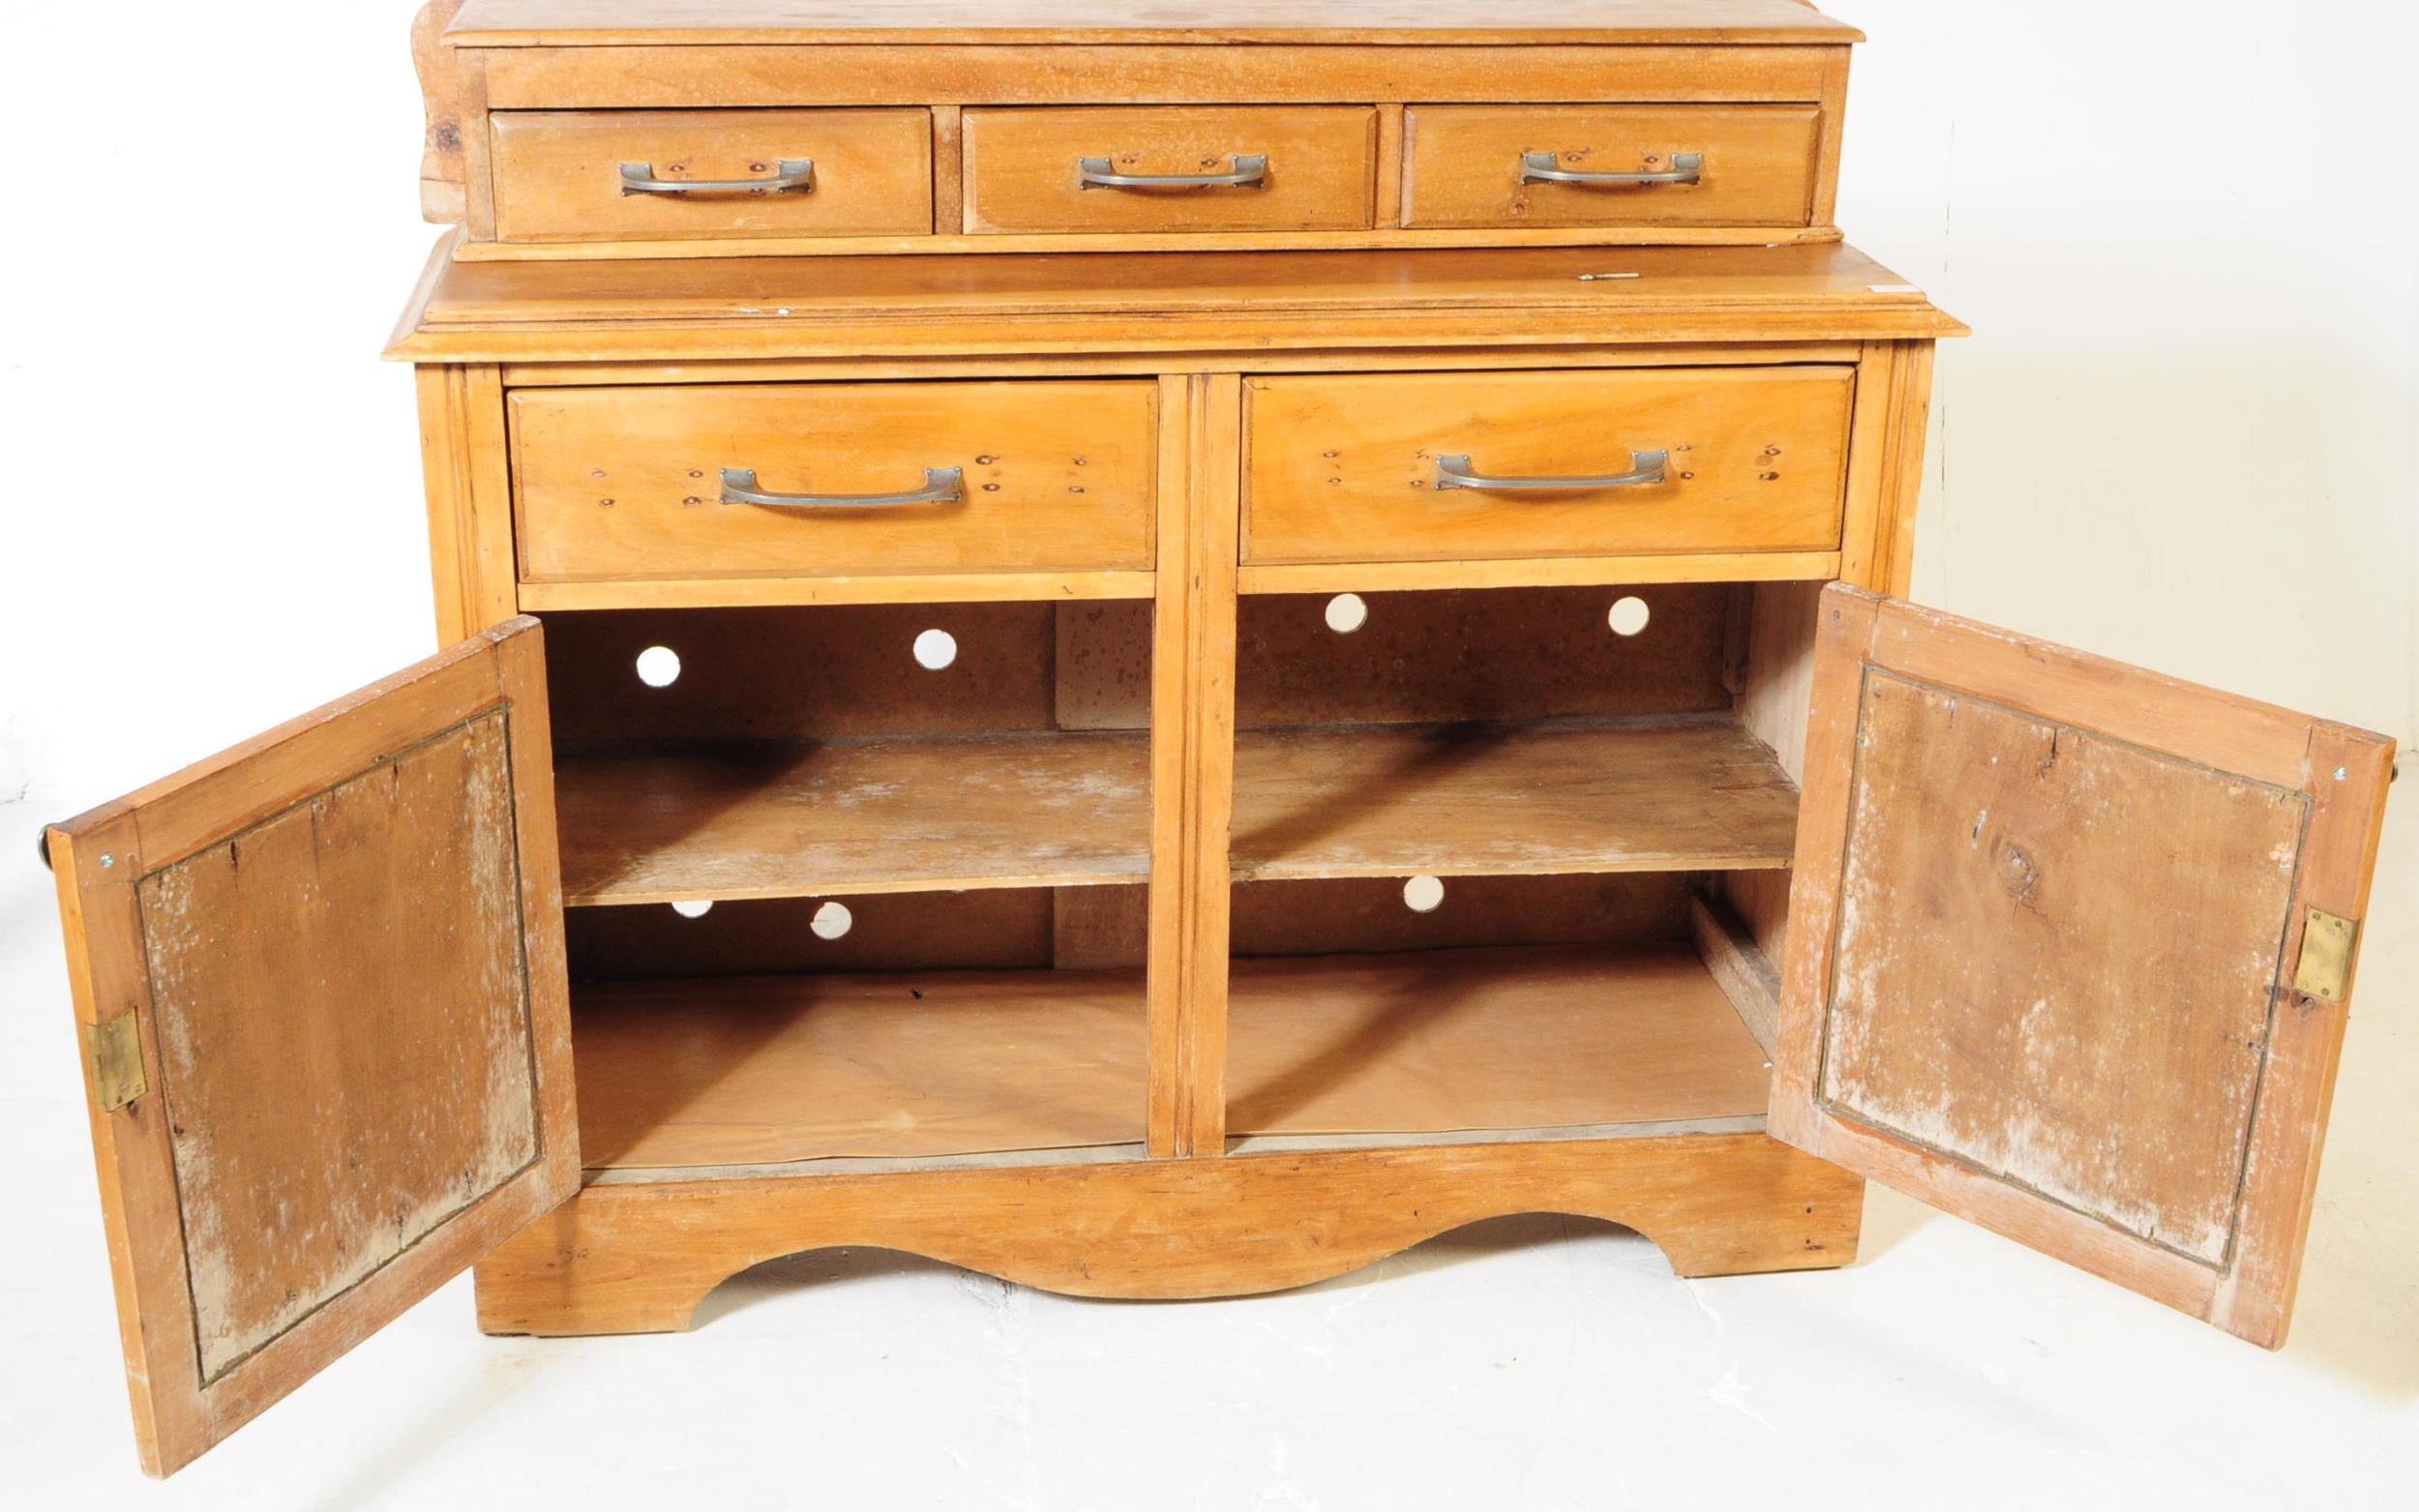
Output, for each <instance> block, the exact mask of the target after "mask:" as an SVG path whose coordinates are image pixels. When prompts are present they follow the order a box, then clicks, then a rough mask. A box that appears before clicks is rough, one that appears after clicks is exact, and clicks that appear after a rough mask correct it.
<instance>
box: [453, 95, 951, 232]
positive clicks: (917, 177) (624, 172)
mask: <svg viewBox="0 0 2419 1512" xmlns="http://www.w3.org/2000/svg"><path fill="white" fill-rule="evenodd" d="M492 119H493V132H494V137H493V161H494V171H495V234H496V236H497V238H498V239H500V240H503V241H508V242H562V241H607V240H614V239H622V238H631V239H663V240H685V239H688V238H692V237H714V236H851V235H878V234H881V233H885V232H887V233H894V234H897V233H909V234H920V233H923V232H928V231H930V230H931V229H932V228H933V157H932V113H931V112H930V111H927V110H514V111H499V112H497V113H496V114H495V115H494V116H493V118H492Z"/></svg>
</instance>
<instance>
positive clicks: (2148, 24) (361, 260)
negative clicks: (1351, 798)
mask: <svg viewBox="0 0 2419 1512" xmlns="http://www.w3.org/2000/svg"><path fill="white" fill-rule="evenodd" d="M1832 9H1833V10H1834V11H1835V12H1836V13H1837V14H1839V15H1844V16H1846V17H1847V18H1848V19H1850V20H1853V21H1855V22H1857V23H1859V24H1861V25H1862V26H1864V27H1865V28H1866V30H1867V32H1868V33H1870V35H1871V36H1872V37H1873V39H1874V40H1873V41H1872V42H1871V43H1870V44H1867V46H1865V47H1863V48H1861V49H1859V53H1858V57H1857V61H1856V67H1855V74H1854V80H1853V83H1852V86H1851V90H1850V100H1851V102H1852V104H1851V107H1850V111H1849V123H1848V136H1847V148H1846V166H1845V172H1844V188H1843V193H1842V195H1841V199H1840V207H1839V213H1840V219H1841V223H1842V224H1844V225H1845V226H1847V227H1848V230H1849V233H1850V236H1851V239H1852V240H1854V241H1856V242H1857V243H1858V244H1859V245H1861V246H1863V247H1865V248H1866V249H1867V250H1868V251H1870V252H1873V253H1874V254H1876V255H1877V256H1879V257H1880V258H1881V259H1882V260H1883V261H1885V262H1888V263H1890V264H1891V265H1892V266H1894V267H1895V268H1896V269H1897V270H1898V271H1899V272H1900V273H1902V274H1904V275H1905V276H1906V277H1908V278H1909V279H1912V280H1914V281H1916V282H1921V283H1923V284H1924V285H1925V286H1926V287H1927V288H1929V289H1931V290H1932V291H1933V292H1934V294H1935V297H1937V298H1938V299H1939V300H1940V302H1941V303H1942V304H1943V305H1945V306H1946V307H1947V308H1948V309H1950V310H1951V311H1955V312H1956V314H1958V315H1960V316H1962V317H1964V318H1965V319H1967V320H1968V321H1970V322H1972V324H1973V325H1974V327H1975V329H1976V335H1975V337H1974V338H1972V339H1971V340H1969V341H1962V342H1956V343H1952V344H1951V345H1950V346H1949V347H1948V348H1947V349H1946V350H1945V351H1944V353H1943V357H1942V361H1941V363H1940V374H1939V391H1938V396H1937V403H1936V406H1935V413H1934V435H1933V443H1932V448H1931V468H1932V477H1931V480H1930V488H1929V490H1928V496H1927V498H1926V504H1925V514H1924V522H1923V528H1922V531H1921V534H1920V537H1919V545H1918V550H1917V558H1916V577H1915V588H1916V596H1917V597H1918V598H1920V599H1923V600H1925V601H1926V602H1929V603H1933V604H1938V605H1941V606H1943V607H1945V608H1953V609H1957V610H1961V611H1965V612H1970V613H1973V614H1977V615H1981V616H1984V617H1986V618H1990V619H1993V620H1996V621H1999V622H2000V623H2003V624H2006V625H2009V626H2011V627H2014V628H2017V629H2021V630H2026V631H2032V632H2038V633H2042V634H2046V635H2050V636H2054V637H2060V638H2064V639H2068V640H2071V641H2074V642H2076V643H2078V644H2081V645H2084V646H2087V647H2090V648H2091V649H2094V650H2099V651H2104V652H2106V653H2108V654H2110V655H2115V656H2121V657H2125V658H2128V659H2131V660H2135V661H2140V662H2143V663H2146V664H2148V665H2150V666H2153V667H2159V668H2161V669H2163V670H2166V671H2171V672H2175V673H2178V674H2180V675H2184V676H2188V677H2193V678H2196V679H2200V680H2203V681H2207V682H2212V683H2216V684H2218V685H2220V686H2223V687H2226V688H2230V689H2234V690H2238V691H2240V692H2244V693H2248V694H2253V695H2255V696H2259V697H2268V698H2273V699H2277V700H2280V701H2284V702H2288V703H2292V704H2295V705H2297V706H2300V707H2304V708H2307V709H2309V710H2311V711H2313V712H2316V713H2322V714H2327V715H2331V716H2334V717H2337V718H2341V719H2345V720H2350V721H2355V722H2358V723H2362V724H2366V725H2369V726H2374V727H2377V728H2381V729H2385V730H2387V731H2389V732H2391V733H2394V734H2396V735H2398V736H2400V737H2402V738H2404V739H2405V740H2408V739H2410V738H2411V737H2413V736H2414V735H2419V604H2415V603H2414V589H2413V582H2414V579H2419V523H2415V522H2414V521H2415V518H2419V486H2414V484H2413V481H2412V480H2413V477H2414V474H2415V470H2419V446H2414V444H2413V443H2414V441H2419V400H2414V395H2415V394H2419V175H2414V174H2413V173H2412V171H2411V168H2410V155H2411V150H2412V148H2413V147H2414V145H2419V125H2414V119H2413V106H2412V105H2411V104H2409V101H2410V96H2409V93H2408V81H2407V78H2406V77H2405V76H2404V72H2403V71H2404V66H2405V65H2406V62H2407V59H2408V58H2409V56H2411V55H2412V52H2413V48H2414V44H2419V26H2415V25H2414V22H2413V20H2412V18H2411V11H2410V9H2409V8H2407V7H2404V6H2402V5H2400V4H2394V3H2388V0H2373V3H2365V4H2352V3H2338V4H2306V5H2303V6H2301V7H2298V8H2295V9H2294V10H2293V11H2292V12H2291V13H2290V14H2289V15H2287V14H2286V13H2281V12H2279V11H2278V10H2277V9H2276V8H2275V7H2274V6H2273V5H2260V6H2257V7H2254V6H2251V5H2239V4H2224V3H2198V4H2194V5H2191V6H2183V5H2122V6H2119V5H2108V4H2105V3H2104V4H2078V3H2074V0H2044V3H2036V4H2032V5H2028V6H2024V7H2021V8H2015V7H2006V6H1992V7H1979V6H1944V5H1941V4H1938V3H1937V0H1933V3H1920V0H1835V3H1834V5H1833V7H1832ZM411 10H412V4H411V0H378V3H376V4H349V5H308V6H306V5H300V4H291V3H288V4H284V5H280V4H276V3H270V0H264V3H262V4H260V5H257V6H255V7H254V8H253V9H252V10H250V11H249V12H242V13H238V12H236V11H234V10H230V9H229V8H225V7H213V6H194V5H168V4H156V5H152V6H138V7H135V8H133V9H132V10H131V11H130V10H128V9H127V8H120V12H119V14H123V15H128V16H129V20H128V23H127V35H126V36H125V37H124V38H123V39H121V41H122V42H123V43H124V45H122V46H117V47H112V48H109V49H108V50H107V51H106V53H105V65H101V64H93V65H92V66H87V63H86V62H84V61H76V62H71V60H93V59H96V58H99V57H102V56H103V54H99V53H96V52H95V51H94V50H93V38H92V36H91V25H92V22H91V19H90V15H89V13H79V12H78V10H77V9H76V8H74V7H66V6H41V7H32V8H29V9H28V12H27V14H25V15H18V16H15V17H13V18H12V21H11V30H12V38H13V42H14V46H13V47H12V49H11V56H10V60H9V63H8V65H7V68H8V73H9V75H10V76H9V77H8V79H7V87H6V88H5V90H0V109H4V110H5V111H6V116H7V121H8V125H9V127H10V130H9V132H8V136H7V139H8V140H9V141H11V142H13V143H17V144H33V143H41V142H46V141H59V140H61V138H60V137H59V134H58V123H59V122H62V121H68V120H73V121H75V122H76V133H75V145H74V150H73V151H72V152H66V153H61V154H59V155H57V157H56V158H55V159H54V158H52V157H51V156H50V155H48V154H46V153H43V152H40V151H30V150H20V151H19V152H18V153H17V155H16V161H15V168H16V169H17V170H18V171H19V172H20V173H22V172H26V171H31V172H33V173H35V174H37V175H39V176H41V177H42V178H43V179H44V180H45V181H46V182H45V187H44V188H43V189H42V190H41V191H40V192H39V193H29V192H27V191H26V190H24V189H22V188H19V189H17V190H15V191H14V192H13V193H11V194H10V196H9V200H8V203H9V214H10V217H11V222H12V226H13V229H14V231H15V234H14V235H13V236H12V237H11V238H10V248H11V260H12V262H13V263H14V265H15V278H13V279H12V280H11V281H10V284H9V298H10V305H9V308H8V310H7V312H6V319H5V326H4V328H5V333H6V334H5V336H0V363H4V364H5V371H0V406H4V407H0V413H5V414H6V416H7V422H8V424H7V440H8V448H9V455H10V457H12V458H13V459H14V460H15V461H16V463H17V467H16V469H15V481H16V485H17V486H16V488H15V489H13V490H12V491H11V493H10V494H9V496H8V498H7V502H6V504H5V506H4V507H5V512H6V513H5V520H6V525H5V534H4V535H0V542H5V547H0V560H5V561H6V562H7V564H8V566H9V568H10V569H11V570H10V571H9V572H8V574H7V576H6V587H5V591H0V633H4V634H5V637H6V640H5V645H6V651H5V654H0V801H5V800H6V799H8V798H11V797H14V796H17V795H19V794H22V795H24V796H26V797H28V798H30V799H32V800H33V801H34V803H35V804H36V805H38V806H40V805H47V808H45V809H44V811H43V812H45V813H63V812H65V810H66V809H68V808H72V807H80V806H82V805H83V804H85V803H88V802H97V801H100V800H103V799H105V798H108V797H110V796H113V795H114V794H116V793H117V792H119V791H121V790H123V789H124V788H126V787H128V786H132V785H134V784H135V783H137V782H140V781H143V780H146V779H148V778H150V777H153V776H156V775H159V774H161V773H164V772H165V771H167V770H168V769H170V768H172V767H174V766H176V765H178V764H180V763H182V762H184V761H186V760H189V759H191V758H194V757H196V756H203V755H206V754H207V753H209V752H210V751H212V750H215V749H217V748H218V747H220V746H222V745H224V744H226V743H228V742H230V741H233V740H236V739H239V738H241V737H243V736H245V735H247V734H250V733H251V732H253V731H254V730H256V729H259V728H261V727H263V726H267V725H269V724H272V723H274V722H276V721H278V720H280V719H283V718H285V717H287V716H289V715H292V714H295V713H298V712H300V711H302V710H303V709H305V708H307V707H309V706H311V705H312V704H314V702H317V701H319V700H321V699H324V698H327V697H333V696H335V695H337V694H340V693H343V692H344V691H345V690H347V689H349V688H351V687H353V686H355V685H357V684H359V683H362V682H366V681H368V680H370V679H371V678H373V677H375V676H378V675H381V674H383V673H385V672H386V671H388V670H390V669H392V668H394V667H398V666H401V665H402V664H403V663H404V662H406V661H408V660H410V659H411V658H413V657H414V656H416V655H419V654H421V653H422V652H424V651H426V650H428V649H429V648H430V646H431V644H432V639H433V632H432V629H431V624H432V620H431V613H430V605H429V589H428V583H427V567H426V545H425V539H424V536H423V527H422V516H421V502H420V499H421V495H420V484H419V458H418V452H417V445H416V440H415V433H414V422H413V415H412V400H411V390H410V383H409V381H408V374H407V373H406V372H405V371H403V370H402V369H399V368H394V367H390V366H385V365H382V364H380V363H379V362H378V361H377V359H376V352H377V349H378V346H379V343H380V341H381V340H382V338H383V337H384V336H385V334H386V331H387V329H388V325H389V323H390V322H391V320H392V319H393V317H394V315H395V313H396V311H397V310H398V308H399V306H400V304H401V302H402V300H403V294H404V291H405V289H406V288H407V287H408V285H409V283H410V282H411V279H412V277H413V275H414V273H415V272H416V271H417V269H418V267H419V265H420V262H421V260H422V257H423V255H424V253H425V252H426V250H427V247H428V245H429V242H430V240H431V239H432V237H433V235H434V232H433V230H432V229H430V228H426V227H423V226H422V225H421V224H420V223H419V222H418V221H417V219H416V206H415V187H414V186H415V182H416V178H417V163H418V158H419V143H418V122H419V115H418V103H417V94H416V90H415V86H414V83H413V80H412V77H411V72H410V68H409V64H408V56H407V52H406V48H405V28H406V25H407V22H408V19H409V15H410V13H411ZM281 12H283V13H285V15H286V16H287V19H288V21H289V22H290V24H287V25H285V26H284V27H282V28H281V27H279V26H276V25H273V24H271V23H272V22H274V21H276V20H277V19H278V15H279V13H281ZM281 32H282V34H283V35H282V39H279V36H278V34H280V33H281ZM254 38H260V39H272V40H264V41H260V42H256V43H255V42H254V41H251V40H250V39H254ZM96 98H101V99H104V100H105V101H106V104H105V105H104V106H102V107H99V108H96V107H95V105H94V102H95V100H96ZM79 184H81V185H85V186H88V187H81V188H79V187H77V186H78V185H79ZM52 185H55V186H57V187H51V186H52ZM0 839H4V837H0ZM5 848H6V849H7V850H8V851H10V852H12V853H15V852H19V851H22V847H19V846H17V845H15V843H14V842H9V843H8V845H6V847H5ZM22 853H24V854H30V851H23V852H22ZM14 864H15V863H12V862H8V861H0V866H10V865H14Z"/></svg>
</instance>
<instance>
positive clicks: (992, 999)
mask: <svg viewBox="0 0 2419 1512" xmlns="http://www.w3.org/2000/svg"><path fill="white" fill-rule="evenodd" d="M573 1010H574V1016H573V1031H572V1048H573V1052H574V1054H575V1056H576V1058H577V1081H578V1085H579V1089H580V1143H581V1152H582V1156H583V1157H584V1159H585V1161H586V1164H587V1165H588V1167H589V1168H590V1169H592V1170H604V1169H617V1170H630V1169H665V1168H697V1167H716V1168H728V1167H744V1166H763V1165H777V1164H789V1163H795V1162H801V1161H814V1160H830V1159H850V1158H857V1159H894V1160H897V1159H905V1160H936V1159H950V1158H956V1157H965V1156H978V1155H1006V1154H1009V1153H1011V1152H1017V1151H1029V1150H1062V1151H1064V1150H1080V1149H1088V1148H1089V1149H1094V1150H1099V1149H1106V1148H1110V1147H1124V1146H1128V1145H1131V1144H1133V1143H1134V1141H1138V1140H1140V1138H1141V1136H1142V1120H1143V1100H1144V1056H1145V1027H1144V996H1143V979H1142V976H1141V975H1140V973H1137V972H1131V971H926V972H906V971H902V972H888V973H881V974H868V975H849V976H840V975H834V976H787V977H724V978H707V979H693V978H692V979H676V980H671V981H652V982H613V983H597V984H585V985H582V986H581V987H579V988H577V989H575V991H574V1001H573ZM1228 1043H1229V1054H1230V1057H1231V1058H1230V1061H1229V1072H1228V1085H1229V1087H1230V1088H1231V1094H1232V1098H1233V1101H1232V1104H1231V1112H1230V1114H1229V1118H1230V1124H1231V1129H1232V1132H1233V1133H1234V1134H1235V1135H1237V1136H1238V1137H1239V1140H1240V1142H1239V1146H1238V1147H1239V1148H1240V1149H1243V1150H1245V1151H1248V1150H1249V1149H1251V1148H1253V1147H1255V1146H1267V1145H1269V1144H1271V1143H1276V1144H1282V1143H1287V1142H1302V1141H1307V1142H1310V1143H1328V1144H1333V1143H1337V1142H1343V1143H1351V1142H1355V1141H1360V1142H1397V1143H1399V1142H1406V1141H1410V1142H1419V1141H1421V1140H1422V1139H1423V1138H1439V1137H1448V1138H1449V1141H1455V1142H1458V1141H1483V1140H1484V1138H1485V1137H1487V1136H1489V1135H1493V1136H1495V1137H1498V1138H1501V1137H1504V1136H1505V1135H1507V1134H1509V1133H1512V1132H1514V1131H1530V1132H1531V1133H1532V1134H1533V1135H1534V1134H1541V1133H1543V1132H1546V1131H1551V1132H1552V1133H1553V1134H1554V1135H1556V1136H1558V1137H1559V1136H1564V1135H1571V1136H1573V1137H1576V1136H1577V1135H1578V1134H1579V1133H1581V1132H1584V1133H1585V1135H1586V1136H1587V1137H1597V1138H1600V1137H1603V1136H1604V1134H1605V1133H1606V1131H1608V1130H1616V1131H1617V1130H1623V1129H1627V1130H1629V1131H1631V1132H1658V1131H1661V1130H1665V1129H1668V1128H1670V1127H1672V1126H1674V1125H1683V1124H1685V1125H1687V1126H1689V1127H1708V1126H1714V1127H1724V1128H1731V1129H1738V1128H1747V1127H1756V1126H1759V1124H1758V1122H1757V1121H1758V1120H1760V1119H1761V1117H1762V1115H1763V1112H1764V1102H1765V1095H1766V1087H1767V1081H1768V1077H1769V1071H1768V1069H1767V1067H1766V1065H1765V1061H1764V1055H1763V1052H1761V1051H1760V1050H1758V1049H1757V1048H1756V1045H1755V1041H1754V1040H1753V1039H1752V1038H1750V1037H1749V1036H1748V1033H1747V1028H1746V1026H1745V1025H1744V1024H1743V1023H1741V1022H1740V1020H1739V1017H1738V1015H1737V1013H1736V1012H1735V1011H1734V1010H1733V1009H1732V1008H1731V1006H1730V1002H1729V1000H1728V999H1727V998H1725V997H1724V996H1723V995H1722V993H1721V991H1720V989H1719V988H1717V986H1716V985H1715V983H1714V980H1713V978H1712V977H1711V976H1710V975H1709V974H1708V973H1707V971H1706V968H1705V967H1704V965H1703V964H1700V963H1699V961H1698V960H1697V958H1696V956H1695V955H1694V954H1693V953H1691V952H1689V951H1688V950H1687V949H1685V948H1678V947H1673V948H1666V949H1657V950H1647V951H1626V950H1621V949H1616V948H1609V947H1599V946H1576V947H1559V946H1558V947H1551V948H1520V947H1508V948H1494V949H1481V950H1452V951H1427V952H1407V953H1404V954H1401V955H1386V956H1328V957H1313V958H1302V959H1270V960H1257V961H1239V962H1237V963H1236V964H1235V967H1234V1000H1233V1004H1232V1006H1231V1008H1230V1011H1229V1025H1228Z"/></svg>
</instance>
